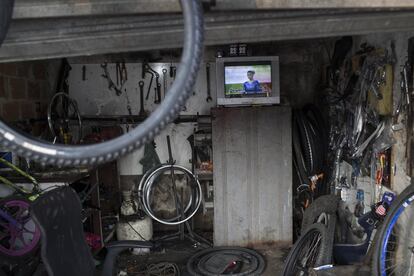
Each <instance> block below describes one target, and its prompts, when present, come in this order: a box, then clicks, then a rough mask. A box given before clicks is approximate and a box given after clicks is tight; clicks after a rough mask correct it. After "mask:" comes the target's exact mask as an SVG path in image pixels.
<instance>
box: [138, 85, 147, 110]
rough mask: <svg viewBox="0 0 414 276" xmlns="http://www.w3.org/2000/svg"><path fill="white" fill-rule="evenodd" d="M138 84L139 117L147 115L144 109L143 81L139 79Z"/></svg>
mask: <svg viewBox="0 0 414 276" xmlns="http://www.w3.org/2000/svg"><path fill="white" fill-rule="evenodd" d="M138 86H139V99H140V105H141V107H140V109H139V114H138V115H139V116H140V117H143V118H145V117H147V113H146V112H145V110H144V81H142V80H141V81H139V82H138Z"/></svg>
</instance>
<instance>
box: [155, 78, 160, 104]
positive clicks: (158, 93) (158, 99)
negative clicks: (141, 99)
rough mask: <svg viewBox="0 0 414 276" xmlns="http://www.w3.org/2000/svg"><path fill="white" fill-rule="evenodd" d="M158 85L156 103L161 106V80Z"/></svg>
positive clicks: (157, 82) (157, 81)
mask: <svg viewBox="0 0 414 276" xmlns="http://www.w3.org/2000/svg"><path fill="white" fill-rule="evenodd" d="M157 78H159V76H158V77H157ZM156 84H157V87H155V92H156V94H155V99H154V103H155V104H160V103H161V83H159V80H156Z"/></svg>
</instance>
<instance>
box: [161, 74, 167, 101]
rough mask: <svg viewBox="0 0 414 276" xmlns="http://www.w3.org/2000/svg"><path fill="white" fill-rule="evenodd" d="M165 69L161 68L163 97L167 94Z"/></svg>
mask: <svg viewBox="0 0 414 276" xmlns="http://www.w3.org/2000/svg"><path fill="white" fill-rule="evenodd" d="M167 71H168V70H167V69H165V68H162V81H163V85H164V87H163V89H164V98H165V95H166V94H167Z"/></svg>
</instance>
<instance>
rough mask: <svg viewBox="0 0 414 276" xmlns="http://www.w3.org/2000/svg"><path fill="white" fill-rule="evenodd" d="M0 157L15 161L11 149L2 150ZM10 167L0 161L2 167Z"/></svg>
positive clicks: (10, 161) (0, 167)
mask: <svg viewBox="0 0 414 276" xmlns="http://www.w3.org/2000/svg"><path fill="white" fill-rule="evenodd" d="M0 157H1V158H3V159H4V160H6V161H7V162H9V163H13V153H12V152H10V151H2V152H0ZM5 168H9V167H7V166H6V165H4V164H2V163H0V169H5Z"/></svg>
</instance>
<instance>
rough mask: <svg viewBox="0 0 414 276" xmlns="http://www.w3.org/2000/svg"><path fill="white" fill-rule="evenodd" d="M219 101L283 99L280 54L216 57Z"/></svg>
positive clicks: (269, 101) (239, 103) (241, 103)
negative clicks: (281, 94) (280, 88)
mask: <svg viewBox="0 0 414 276" xmlns="http://www.w3.org/2000/svg"><path fill="white" fill-rule="evenodd" d="M216 80H217V86H216V87H217V105H219V106H232V105H233V106H245V105H273V104H279V103H280V90H279V57H277V56H268V57H229V58H217V59H216Z"/></svg>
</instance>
